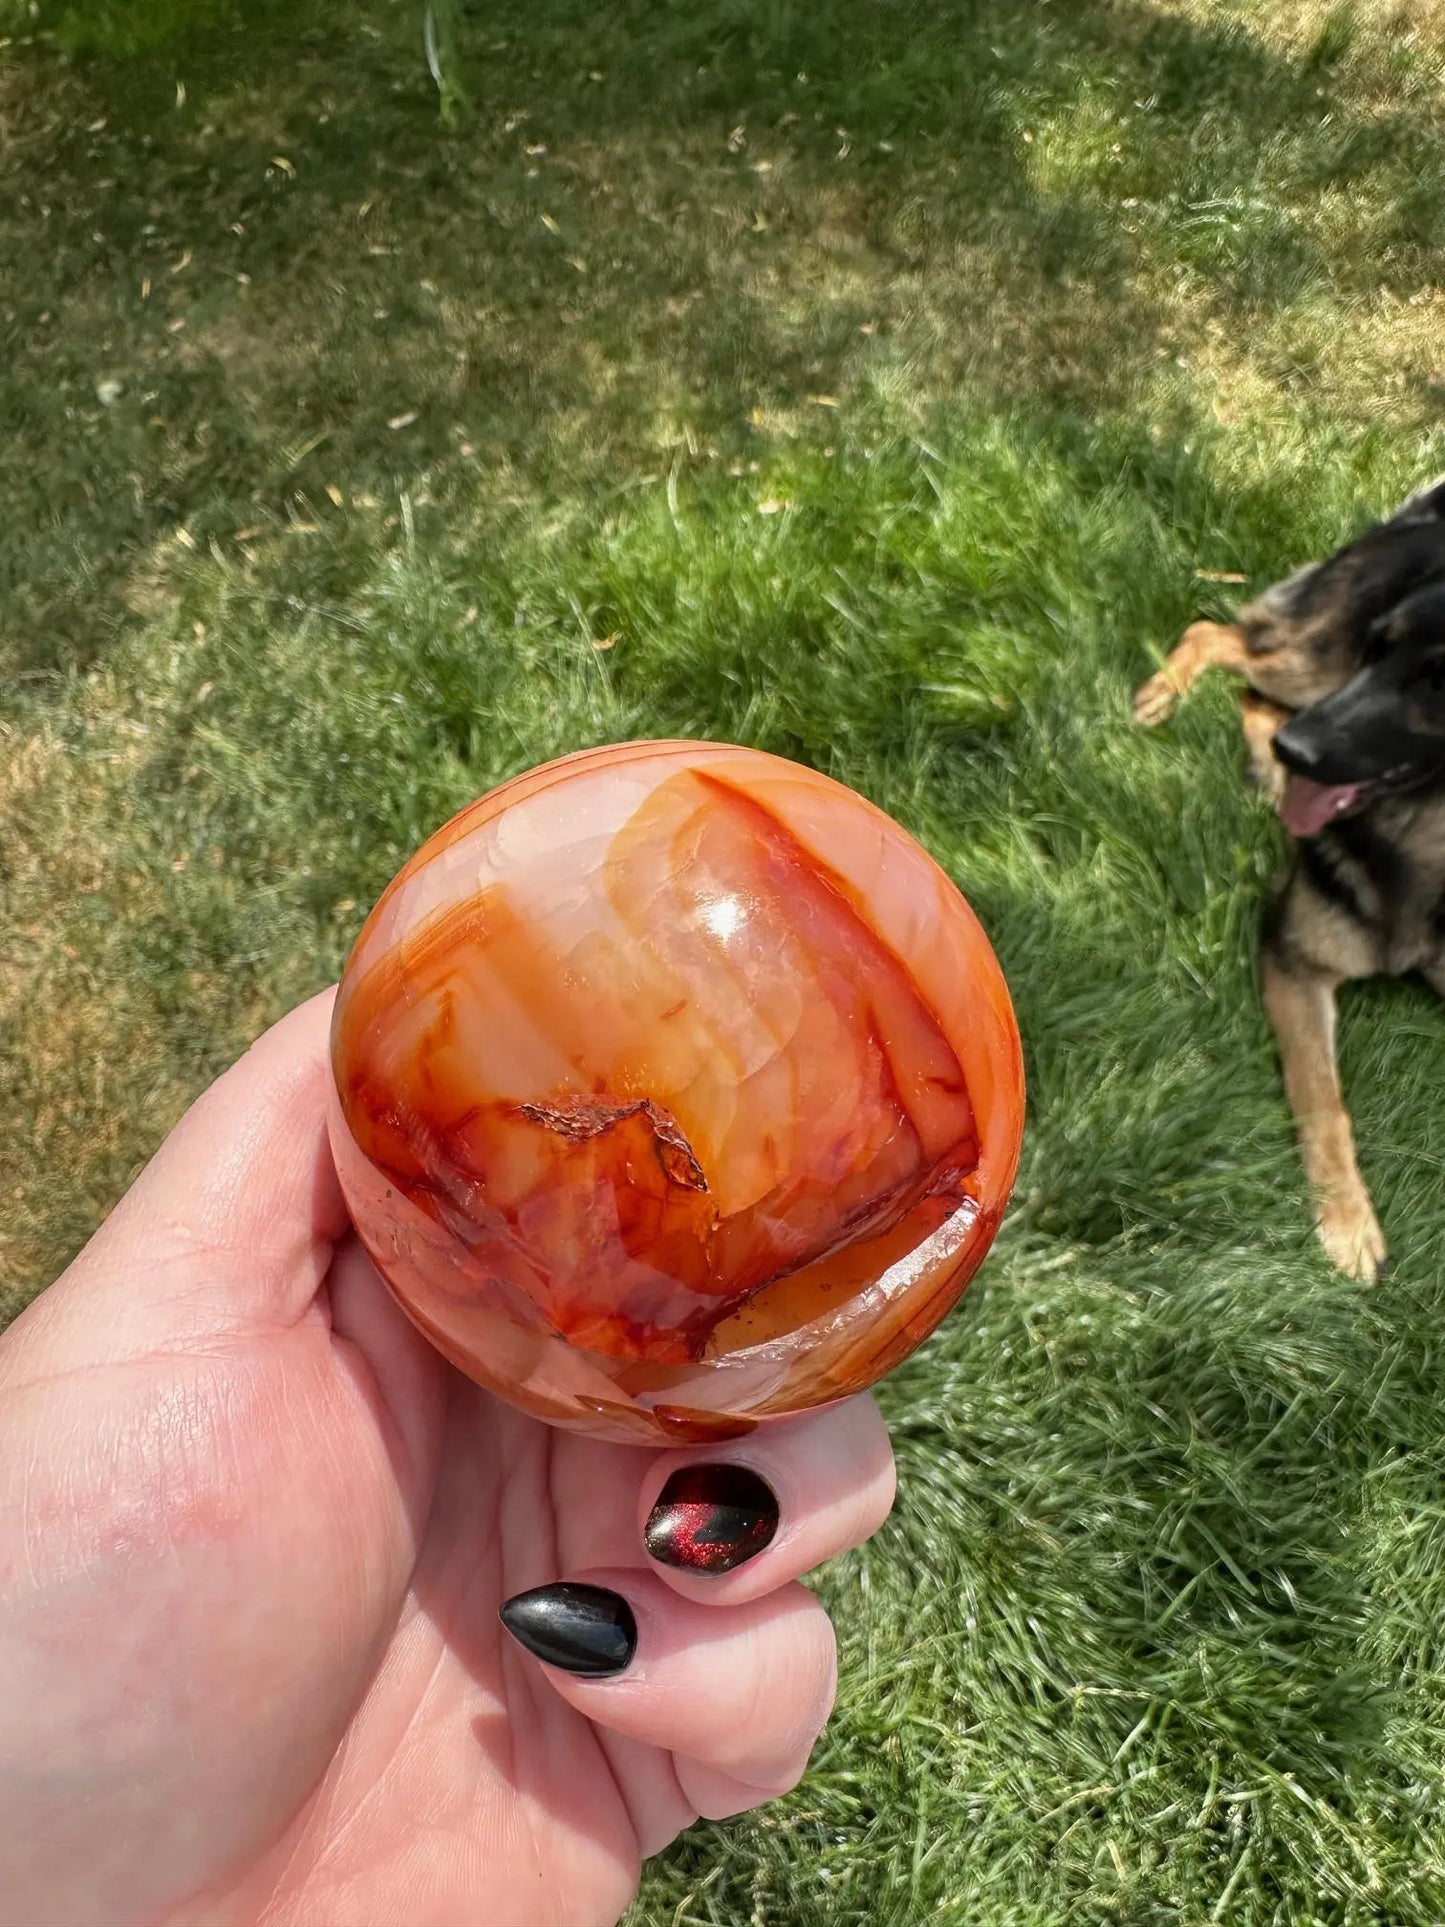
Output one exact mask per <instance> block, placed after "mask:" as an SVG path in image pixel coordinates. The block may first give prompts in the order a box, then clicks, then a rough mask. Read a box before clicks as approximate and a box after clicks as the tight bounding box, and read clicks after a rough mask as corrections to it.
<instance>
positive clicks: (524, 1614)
mask: <svg viewBox="0 0 1445 1927" xmlns="http://www.w3.org/2000/svg"><path fill="white" fill-rule="evenodd" d="M501 1619H502V1624H503V1625H504V1626H505V1627H506V1629H507V1631H508V1632H509V1633H510V1634H511V1635H512V1637H513V1639H515V1640H516V1642H517V1644H518V1645H519V1646H525V1647H526V1649H527V1651H528V1652H529V1653H531V1654H532V1655H533V1657H534V1658H536V1659H545V1660H546V1662H547V1664H548V1665H549V1666H560V1667H561V1668H562V1669H563V1671H564V1672H568V1673H577V1674H579V1675H580V1676H581V1677H582V1678H583V1679H606V1678H607V1677H608V1675H609V1674H612V1673H620V1672H621V1671H622V1670H623V1668H624V1667H626V1666H629V1665H630V1664H631V1663H632V1655H633V1654H634V1653H635V1652H636V1651H637V1621H636V1620H635V1619H634V1618H633V1616H632V1608H631V1606H629V1605H628V1603H627V1601H626V1600H625V1599H624V1598H623V1597H622V1594H621V1593H620V1592H610V1591H609V1590H608V1589H607V1587H606V1586H572V1585H567V1584H565V1583H564V1584H561V1585H556V1586H535V1587H533V1589H532V1591H531V1592H519V1593H518V1594H517V1595H516V1597H515V1598H513V1599H508V1600H507V1601H506V1602H505V1604H504V1605H503V1607H502V1612H501Z"/></svg>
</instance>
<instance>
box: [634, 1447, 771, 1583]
mask: <svg viewBox="0 0 1445 1927" xmlns="http://www.w3.org/2000/svg"><path fill="white" fill-rule="evenodd" d="M777 1529H778V1502H777V1499H776V1498H775V1497H774V1496H773V1489H772V1487H771V1486H770V1485H769V1484H768V1483H767V1481H766V1480H765V1479H760V1478H759V1477H758V1475H757V1473H756V1472H751V1471H749V1470H748V1468H747V1466H745V1465H685V1466H683V1467H682V1468H681V1470H680V1471H677V1472H674V1473H673V1475H672V1477H671V1478H670V1479H669V1480H668V1482H667V1484H666V1485H665V1486H664V1487H663V1488H662V1490H661V1492H660V1493H659V1494H658V1495H657V1504H656V1505H655V1506H654V1507H653V1508H652V1510H651V1512H649V1513H648V1515H647V1524H646V1526H645V1527H644V1529H643V1535H642V1536H643V1540H644V1542H645V1544H646V1546H647V1550H648V1551H649V1552H650V1553H651V1554H652V1556H653V1558H654V1559H657V1560H659V1561H660V1562H661V1563H662V1564H663V1565H664V1566H677V1567H679V1568H680V1569H681V1570H682V1571H684V1572H733V1571H734V1570H736V1568H737V1567H738V1566H741V1565H745V1564H746V1563H747V1561H748V1560H749V1559H755V1558H756V1557H757V1556H758V1554H759V1553H760V1552H761V1551H762V1550H763V1549H764V1547H765V1546H769V1545H771V1544H772V1540H773V1534H774V1533H775V1532H776V1531H777Z"/></svg>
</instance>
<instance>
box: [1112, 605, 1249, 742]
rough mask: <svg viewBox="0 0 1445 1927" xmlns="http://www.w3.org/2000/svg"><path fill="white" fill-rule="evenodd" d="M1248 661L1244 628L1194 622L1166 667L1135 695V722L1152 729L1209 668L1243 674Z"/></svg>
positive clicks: (1171, 710) (1172, 653)
mask: <svg viewBox="0 0 1445 1927" xmlns="http://www.w3.org/2000/svg"><path fill="white" fill-rule="evenodd" d="M1248 663H1249V651H1248V649H1247V648H1246V647H1245V641H1244V631H1243V630H1242V629H1237V628H1236V627H1235V626H1234V624H1233V623H1232V622H1191V623H1190V625H1189V627H1188V628H1187V629H1186V630H1185V631H1184V634H1183V635H1182V636H1181V637H1180V638H1179V641H1178V642H1177V643H1176V644H1175V646H1174V648H1173V649H1171V650H1170V652H1169V654H1168V655H1167V656H1166V657H1165V659H1164V667H1163V668H1162V669H1161V670H1160V671H1159V673H1158V675H1157V676H1151V677H1150V678H1149V680H1148V682H1146V683H1145V684H1144V686H1143V688H1142V689H1140V690H1138V691H1137V693H1136V694H1135V697H1134V721H1135V722H1136V723H1139V724H1140V725H1141V726H1142V727H1143V728H1145V729H1153V728H1154V727H1155V726H1156V725H1157V724H1159V723H1162V722H1165V721H1167V720H1168V718H1169V717H1170V716H1172V715H1173V713H1174V706H1175V704H1176V703H1177V702H1178V701H1179V698H1180V697H1181V696H1183V695H1186V694H1187V693H1188V692H1189V690H1190V689H1192V688H1193V686H1194V684H1195V683H1196V682H1198V680H1199V678H1200V677H1201V676H1202V675H1203V674H1204V672H1205V670H1206V669H1231V670H1233V671H1234V673H1235V674H1236V675H1239V676H1242V675H1243V674H1244V673H1245V670H1246V668H1247V666H1248Z"/></svg>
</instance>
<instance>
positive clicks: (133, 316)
mask: <svg viewBox="0 0 1445 1927" xmlns="http://www.w3.org/2000/svg"><path fill="white" fill-rule="evenodd" d="M50 19H51V22H52V24H53V25H55V26H57V28H58V29H59V31H60V33H61V37H62V38H63V40H64V41H65V43H66V44H67V45H69V46H70V47H71V48H72V49H74V50H75V51H74V57H73V59H72V60H71V61H70V62H69V63H68V64H62V63H60V62H59V61H58V60H57V59H56V58H55V57H54V55H53V54H52V53H50V52H49V51H47V48H46V44H45V43H44V42H43V41H42V42H40V43H38V44H35V45H32V46H29V47H26V48H22V49H21V50H20V53H19V55H18V56H17V55H16V54H15V53H13V52H12V55H11V67H10V70H9V73H8V76H7V77H6V79H5V82H4V90H5V91H4V98H5V108H6V113H7V117H8V119H9V122H10V124H11V127H12V129H13V135H12V156H13V158H12V161H11V166H10V175H9V185H10V188H11V196H10V200H9V203H8V206H9V212H8V213H7V214H6V215H5V216H4V217H3V218H0V270H3V274H0V278H3V282H4V285H5V287H6V289H7V297H6V306H5V311H4V316H3V319H4V327H5V333H6V336H7V338H8V339H7V347H8V355H7V366H6V369H5V372H4V373H3V374H0V405H3V407H4V410H5V413H6V417H7V420H8V421H9V422H11V423H12V424H13V426H12V428H11V431H10V435H9V438H8V447H7V449H6V451H5V452H4V454H3V455H0V496H3V498H4V500H5V504H6V513H7V526H8V534H9V538H10V539H9V541H8V542H7V546H6V558H5V561H4V562H3V563H0V590H3V591H4V592H5V593H6V594H7V595H8V596H9V597H10V598H12V599H13V602H14V604H15V606H16V608H17V610H18V611H19V619H18V621H17V622H16V623H15V625H14V629H15V632H16V634H17V637H18V652H19V663H20V666H21V667H22V668H23V669H26V670H29V671H40V672H49V671H54V670H57V669H63V668H64V667H66V666H74V665H83V664H84V663H86V662H87V661H89V660H93V659H94V657H95V655H96V654H97V652H99V651H100V650H102V649H103V648H104V647H105V643H106V637H107V634H108V633H110V632H111V631H112V630H113V628H114V625H115V623H116V622H117V621H120V620H124V619H125V611H126V609H127V608H129V609H131V610H137V609H138V610H140V611H141V612H144V611H145V610H146V607H147V585H146V582H145V579H144V569H143V566H142V565H143V558H144V555H145V551H146V549H147V548H148V546H149V545H151V544H153V543H154V542H155V541H156V540H157V539H159V538H161V537H162V536H164V535H165V534H167V533H169V532H170V531H172V530H174V529H175V528H176V527H177V526H178V525H184V528H185V530H186V533H187V536H188V538H189V539H190V540H193V541H195V542H197V543H201V544H204V543H206V542H208V541H211V540H214V541H217V542H219V543H222V544H226V545H237V544H239V546H240V547H241V548H242V549H243V550H244V549H245V547H246V543H245V541H244V539H243V532H244V531H245V530H246V529H247V528H255V526H256V525H257V524H258V523H259V524H261V525H262V526H263V527H264V526H265V525H266V524H268V523H271V522H279V523H287V522H289V523H290V524H292V525H295V524H297V523H299V524H301V525H303V526H305V525H307V524H310V523H312V522H315V521H317V520H321V519H329V520H331V521H335V520H337V516H336V513H335V509H334V506H333V502H332V499H331V493H329V491H330V492H340V493H342V494H343V495H345V496H346V497H347V498H350V497H352V496H354V495H355V494H357V493H361V494H363V495H364V494H367V493H371V494H375V495H377V496H386V497H388V498H389V499H393V500H394V498H395V495H396V492H397V490H398V488H399V487H405V488H407V489H408V490H409V491H410V494H411V497H412V508H411V510H410V511H409V512H410V513H412V514H414V515H415V516H416V517H417V518H418V520H419V522H420V524H421V525H422V527H423V529H424V532H425V534H426V535H427V536H428V538H431V539H436V540H438V541H442V542H446V541H453V542H455V541H457V540H458V539H460V540H462V541H467V540H471V539H473V538H474V535H475V531H476V529H477V528H478V527H485V526H486V525H487V523H488V521H489V520H496V519H498V518H505V517H506V516H507V515H508V514H509V513H510V514H516V513H532V514H538V513H543V512H545V507H546V504H547V502H548V500H549V499H550V498H552V497H553V496H555V494H556V493H557V491H558V490H559V489H562V488H575V487H577V486H579V485H586V486H589V487H591V488H592V489H593V490H594V491H602V490H605V489H606V488H607V487H608V486H614V487H623V488H625V487H626V486H628V485H629V484H631V483H635V482H637V481H638V480H639V479H643V478H647V477H649V476H651V475H653V474H654V473H655V472H656V470H657V467H658V465H659V464H662V465H663V467H664V468H665V467H666V465H667V464H668V462H669V461H671V460H673V459H674V458H675V456H676V453H677V451H679V450H691V451H693V452H696V451H698V450H699V449H700V450H702V452H703V453H704V454H705V455H707V454H711V455H712V456H713V458H715V459H717V460H720V461H724V462H729V461H731V462H735V463H744V464H745V463H746V462H747V461H748V460H749V459H754V458H756V456H757V454H758V452H759V449H760V447H761V446H763V445H764V444H766V443H767V441H768V440H769V438H771V437H774V436H777V435H784V436H797V435H799V434H805V435H812V436H814V437H815V438H817V437H818V436H819V434H820V429H819V424H820V423H831V419H832V417H833V416H834V415H835V414H836V413H837V409H838V407H839V406H841V408H842V410H843V415H842V417H841V418H840V420H839V422H838V427H839V431H840V432H841V433H850V432H851V433H854V434H856V435H864V436H866V434H867V432H868V424H869V420H870V415H873V414H876V413H877V412H879V411H880V410H882V411H884V412H886V411H888V410H893V409H896V408H897V407H899V406H903V407H911V408H918V407H923V408H924V409H925V410H926V409H927V407H928V406H929V405H930V404H933V403H936V402H937V400H938V398H940V397H943V396H946V395H950V394H957V393H960V392H961V393H963V394H964V395H966V397H967V399H968V402H969V405H970V406H977V405H979V404H983V405H988V406H995V407H998V406H1014V405H1025V406H1028V407H1030V408H1033V407H1045V408H1047V407H1049V406H1054V405H1061V406H1065V407H1068V408H1071V409H1073V410H1075V411H1076V412H1078V413H1079V414H1081V415H1082V416H1085V417H1086V418H1090V419H1095V420H1097V419H1099V418H1100V417H1102V416H1106V415H1108V414H1110V413H1118V412H1120V411H1123V412H1130V411H1132V410H1137V409H1139V408H1142V407H1144V406H1146V405H1147V390H1148V381H1149V377H1150V375H1151V373H1152V372H1153V371H1154V370H1155V368H1156V365H1158V364H1160V363H1165V364H1167V363H1168V362H1169V361H1170V360H1171V358H1172V355H1173V352H1174V349H1175V347H1176V345H1177V338H1178V328H1177V316H1175V315H1174V314H1173V313H1172V311H1171V308H1170V304H1169V300H1168V297H1167V294H1166V289H1167V287H1168V285H1169V281H1170V277H1171V276H1172V277H1174V278H1175V279H1176V280H1177V279H1178V277H1181V276H1184V277H1188V278H1189V279H1190V280H1191V282H1192V283H1194V284H1196V285H1198V286H1199V287H1200V288H1201V289H1202V290H1203V294H1202V301H1203V303H1204V305H1206V306H1207V307H1208V308H1209V309H1210V310H1211V311H1212V312H1213V313H1214V314H1215V315H1216V316H1217V317H1218V319H1219V321H1220V323H1221V325H1222V326H1223V327H1224V328H1225V329H1226V330H1227V331H1241V330H1245V329H1247V328H1248V326H1249V325H1250V323H1251V320H1252V319H1257V318H1258V316H1259V315H1260V314H1262V313H1267V312H1269V311H1270V310H1271V309H1273V308H1277V307H1279V306H1282V305H1287V304H1288V303H1290V302H1291V301H1293V300H1295V299H1296V298H1297V297H1299V295H1300V294H1301V291H1302V290H1307V289H1309V288H1310V287H1312V286H1329V287H1330V288H1332V289H1334V290H1336V291H1338V290H1339V289H1341V288H1345V289H1348V287H1349V286H1351V285H1359V286H1361V287H1364V286H1371V287H1372V286H1374V284H1375V283H1376V281H1377V280H1378V279H1380V278H1381V277H1383V278H1384V279H1385V280H1386V281H1387V282H1388V283H1389V284H1390V285H1391V286H1392V287H1393V288H1394V289H1395V291H1396V292H1397V293H1398V294H1400V295H1402V296H1403V295H1405V294H1407V293H1409V292H1410V291H1411V290H1413V289H1414V288H1415V287H1417V286H1418V285H1420V284H1421V283H1422V281H1423V280H1424V279H1425V278H1426V277H1427V276H1428V275H1429V274H1430V273H1432V272H1433V270H1432V269H1431V267H1430V259H1431V249H1432V247H1433V244H1434V241H1435V240H1436V239H1437V238H1438V229H1439V225H1440V220H1441V208H1442V206H1445V196H1442V194H1441V193H1440V191H1439V181H1438V173H1439V169H1438V158H1437V157H1436V154H1435V148H1434V144H1433V130H1432V128H1431V127H1430V125H1428V124H1427V120H1426V118H1425V115H1424V110H1423V108H1422V110H1421V112H1420V114H1419V115H1416V114H1415V113H1414V112H1413V111H1412V110H1411V109H1409V108H1408V107H1402V108H1401V109H1399V110H1398V111H1395V112H1392V113H1391V112H1381V111H1380V110H1379V107H1378V103H1376V102H1373V101H1367V100H1365V99H1363V98H1362V99H1360V100H1359V101H1358V102H1354V103H1353V104H1352V101H1353V95H1352V87H1353V85H1354V83H1352V82H1349V81H1346V80H1342V79H1336V78H1335V77H1334V76H1333V75H1332V72H1331V68H1332V65H1333V63H1334V62H1335V60H1336V58H1337V56H1338V54H1339V53H1340V51H1341V50H1340V49H1339V48H1338V47H1336V46H1335V45H1334V43H1333V42H1331V43H1329V44H1326V45H1325V46H1324V48H1323V52H1322V54H1321V55H1320V56H1319V57H1318V58H1310V57H1302V58H1300V59H1298V60H1295V61H1290V60H1286V59H1284V58H1282V57H1281V56H1279V55H1278V54H1276V53H1274V52H1272V51H1270V50H1269V49H1268V48H1267V47H1266V46H1264V45H1263V44H1262V43H1261V42H1260V41H1258V40H1257V39H1255V38H1253V37H1251V35H1250V34H1249V33H1248V32H1246V31H1245V30H1243V29H1242V28H1239V27H1236V26H1231V25H1229V24H1217V25H1216V24H1210V25H1203V24H1200V23H1198V22H1191V21H1187V20H1184V19H1181V18H1179V17H1178V16H1174V15H1168V14H1159V13H1157V12H1155V11H1154V10H1152V9H1151V8H1149V7H1148V6H1146V5H1143V4H1133V5H1129V4H1122V5H1104V4H1079V5H1070V6H1068V7H1063V6H1052V5H1049V4H1047V3H1046V0H1039V4H1034V5H1031V6H1029V7H1026V8H1022V9H1019V8H1015V7H1011V6H1007V5H1004V4H1002V0H949V3H948V4H945V5H942V6H931V7H926V8H925V7H914V6H907V5H889V6H879V7H872V8H868V9H866V10H864V9H860V8H858V7H857V6H856V5H854V4H853V3H852V0H831V3H830V4H828V5H825V6H823V7H822V8H821V10H820V9H819V8H816V7H814V8H805V7H800V6H791V5H779V6H772V7H767V8H759V7H757V6H755V5H751V4H747V5H744V4H741V0H711V3H710V4H708V5H705V6H703V7H701V8H690V9H681V8H664V9H660V8H658V7H655V6H652V5H644V4H642V0H633V4H630V5H627V6H625V7H622V8H618V9H611V10H609V11H608V12H607V13H606V15H605V16H604V15H599V14H598V13H597V12H596V10H595V9H589V8H585V7H583V6H581V5H580V4H576V3H575V0H573V3H571V4H565V5H562V6H559V7H556V8H552V9H549V10H548V11H547V12H546V13H545V15H540V16H539V15H538V14H537V13H536V12H535V11H534V10H528V9H525V8H523V7H522V6H521V5H520V4H519V0H509V4H506V5H503V6H501V7H499V8H489V9H487V10H486V12H485V14H483V13H482V12H481V11H480V10H477V11H476V12H475V14H474V16H473V17H472V18H471V19H470V22H469V25H468V29H467V35H466V39H465V45H466V46H467V48H468V50H469V67H470V72H469V76H468V79H469V86H470V90H471V92H472V94H473V96H474V99H475V102H476V107H475V112H474V114H473V116H472V118H471V119H470V121H469V122H468V123H467V125H466V126H465V127H464V128H463V129H462V130H461V131H460V132H459V133H458V134H456V135H455V136H448V135H447V134H445V133H444V132H443V130H442V129H441V128H440V127H439V125H438V121H437V113H436V101H435V95H434V91H433V89H432V85H431V82H430V80H429V78H428V76H427V74H426V71H425V67H424V65H423V62H422V59H421V54H420V44H419V37H420V11H419V10H418V11H417V14H416V17H415V18H413V17H412V15H411V14H409V13H408V12H407V10H406V9H402V10H401V12H400V14H398V12H397V10H396V9H392V8H380V7H373V8H371V9H370V10H367V9H359V10H350V11H347V12H345V13H343V12H342V11H341V10H338V9H336V8H334V7H330V6H326V5H320V4H318V5H314V6H312V7H311V8H310V9H309V10H302V11H300V12H299V14H298V11H297V10H296V9H287V10H285V12H284V14H283V13H282V11H281V10H279V9H275V8H269V9H264V10H262V11H261V12H260V13H259V14H256V13H254V12H252V11H251V10H248V14H247V16H246V17H243V16H242V15H241V14H240V13H239V12H236V11H229V10H219V11H218V10H217V9H215V8H214V7H208V6H207V5H206V4H205V3H204V0H173V4H172V5H171V6H170V7H169V9H164V8H163V9H161V10H160V11H159V12H154V13H153V12H151V11H150V10H149V9H137V8H135V7H126V6H116V5H110V6H99V5H96V6H88V5H75V4H72V5H69V6H65V7H60V8H57V9H53V10H52V13H51V16H50ZM137 38H140V39H143V40H144V41H145V42H146V46H145V50H144V51H143V52H141V53H139V54H136V55H134V56H132V57H129V58H127V57H122V56H121V55H119V54H118V53H117V52H116V51H115V50H116V49H117V48H118V47H123V46H125V45H126V44H128V43H129V42H133V41H134V40H136V39H137ZM87 48H90V49H91V51H90V52H89V53H87V51H86V49H87ZM1397 178H1398V180H1399V181H1400V183H1401V184H1402V191H1403V185H1404V184H1406V183H1407V184H1408V187H1409V192H1408V194H1405V195H1404V198H1403V199H1402V198H1401V197H1400V196H1398V195H1397V196H1394V197H1393V198H1392V199H1391V212H1390V215H1389V217H1388V220H1389V223H1390V224H1391V225H1390V236H1389V237H1388V238H1389V239H1390V242H1391V245H1390V246H1388V247H1387V248H1385V249H1383V251H1382V250H1380V249H1377V248H1374V247H1372V246H1370V245H1369V243H1370V240H1371V238H1372V237H1371V235H1370V233H1368V232H1364V230H1365V229H1368V226H1369V221H1370V220H1371V219H1372V218H1373V215H1371V214H1367V213H1366V212H1361V213H1360V214H1359V216H1358V218H1357V219H1355V220H1354V221H1351V220H1348V219H1346V220H1340V221H1336V223H1335V224H1334V226H1333V227H1332V228H1331V227H1329V226H1328V224H1326V225H1323V226H1322V225H1321V224H1320V223H1318V222H1314V223H1312V222H1311V221H1310V220H1309V219H1307V218H1306V216H1305V214H1304V213H1303V212H1302V211H1301V207H1302V203H1303V202H1305V201H1307V200H1308V198H1309V197H1310V196H1311V195H1316V194H1319V193H1323V192H1325V191H1326V190H1328V189H1332V188H1333V189H1338V190H1339V191H1340V192H1341V193H1348V192H1349V191H1350V190H1351V188H1352V186H1355V185H1358V184H1359V183H1360V182H1362V181H1368V182H1369V183H1370V184H1371V186H1372V188H1378V187H1379V186H1380V184H1381V182H1385V183H1389V182H1392V181H1395V180H1396V179H1397ZM1362 240H1363V241H1364V243H1365V245H1363V246H1362ZM443 508H444V509H445V510H446V511H447V513H446V514H444V515H441V514H434V513H431V511H433V510H436V509H443ZM461 523H464V524H465V525H466V526H465V527H464V528H461V529H460V530H459V524H461ZM328 556H329V559H328V562H327V564H326V565H325V566H324V567H321V566H318V567H317V568H316V569H315V570H314V571H313V572H312V574H313V577H314V580H313V582H312V586H313V587H314V588H315V589H316V590H317V591H318V592H325V591H328V590H330V591H334V592H338V593H340V592H344V590H345V588H346V585H347V582H348V580H349V579H350V578H351V577H352V576H353V575H354V573H355V571H356V569H357V566H358V563H359V561H360V553H359V550H358V549H357V548H356V547H355V546H354V545H349V544H348V542H347V541H346V540H345V539H341V540H338V541H334V542H333V543H332V544H331V545H330V546H329V551H328ZM138 570H139V577H138V576H137V572H138Z"/></svg>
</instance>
